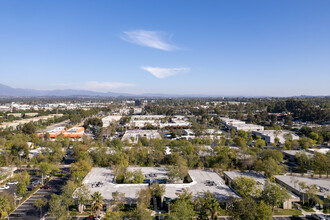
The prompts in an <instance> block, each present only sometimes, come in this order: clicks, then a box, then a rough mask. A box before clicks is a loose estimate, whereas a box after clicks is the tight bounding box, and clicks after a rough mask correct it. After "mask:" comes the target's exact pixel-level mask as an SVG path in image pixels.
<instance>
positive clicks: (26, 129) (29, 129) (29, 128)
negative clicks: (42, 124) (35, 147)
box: [22, 121, 36, 134]
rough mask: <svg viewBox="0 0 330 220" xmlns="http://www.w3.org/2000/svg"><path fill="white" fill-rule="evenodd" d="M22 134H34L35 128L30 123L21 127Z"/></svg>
mask: <svg viewBox="0 0 330 220" xmlns="http://www.w3.org/2000/svg"><path fill="white" fill-rule="evenodd" d="M22 132H23V133H24V134H34V133H35V132H36V128H35V127H34V124H33V122H32V121H30V122H29V123H26V124H24V125H23V128H22Z"/></svg>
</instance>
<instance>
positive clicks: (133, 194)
mask: <svg viewBox="0 0 330 220" xmlns="http://www.w3.org/2000/svg"><path fill="white" fill-rule="evenodd" d="M138 169H141V171H142V173H143V174H144V175H145V181H144V182H145V183H143V184H117V183H115V182H114V179H115V176H114V173H113V170H112V169H111V168H93V169H92V170H91V171H90V173H89V174H88V175H87V176H86V177H85V179H84V181H83V183H84V184H85V185H87V186H88V187H89V189H90V191H91V193H94V192H100V193H101V194H102V196H103V197H104V199H105V201H106V203H108V202H110V201H111V200H112V199H113V193H123V194H124V195H125V198H126V201H127V203H129V204H134V203H136V200H137V198H138V192H139V191H140V190H141V189H146V188H148V187H149V183H150V182H153V181H157V182H160V183H165V184H164V185H165V193H164V199H165V201H168V200H172V199H176V198H178V195H177V193H180V192H182V191H183V190H184V189H186V190H188V191H189V192H192V194H193V196H194V197H198V196H202V195H203V193H204V192H206V191H209V192H211V193H214V195H215V198H216V199H217V200H218V201H219V202H220V203H224V204H226V203H227V202H228V201H230V200H231V199H233V198H239V196H238V195H237V193H235V192H234V191H233V190H232V189H231V188H230V187H228V186H227V185H225V182H224V180H223V179H222V178H221V177H220V176H219V175H218V174H217V173H215V172H213V171H207V170H190V171H189V175H190V177H191V179H192V182H190V183H182V184H167V183H166V179H167V178H168V177H167V170H166V168H161V167H129V168H128V170H129V171H134V170H138Z"/></svg>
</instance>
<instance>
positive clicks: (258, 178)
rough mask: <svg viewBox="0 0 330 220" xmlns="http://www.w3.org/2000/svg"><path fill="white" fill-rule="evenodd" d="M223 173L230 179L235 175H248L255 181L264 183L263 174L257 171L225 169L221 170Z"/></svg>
mask: <svg viewBox="0 0 330 220" xmlns="http://www.w3.org/2000/svg"><path fill="white" fill-rule="evenodd" d="M223 173H224V174H225V175H227V176H228V177H229V178H230V179H232V180H234V179H235V178H237V177H241V176H244V177H249V178H252V179H254V180H255V181H256V182H257V183H259V184H261V185H264V184H265V180H266V178H265V176H264V175H262V174H261V173H257V172H242V171H225V172H223Z"/></svg>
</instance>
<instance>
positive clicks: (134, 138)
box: [122, 130, 162, 143]
mask: <svg viewBox="0 0 330 220" xmlns="http://www.w3.org/2000/svg"><path fill="white" fill-rule="evenodd" d="M143 137H145V138H147V139H148V140H150V139H156V138H162V137H161V136H160V134H159V132H158V131H157V130H127V131H126V132H125V134H124V136H123V138H122V140H129V141H131V142H133V143H137V142H138V141H139V139H140V138H143Z"/></svg>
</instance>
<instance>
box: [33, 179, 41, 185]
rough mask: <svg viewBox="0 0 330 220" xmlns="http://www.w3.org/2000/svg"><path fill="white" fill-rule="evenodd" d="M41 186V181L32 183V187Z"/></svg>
mask: <svg viewBox="0 0 330 220" xmlns="http://www.w3.org/2000/svg"><path fill="white" fill-rule="evenodd" d="M40 184H41V181H40V180H36V181H33V182H32V185H40Z"/></svg>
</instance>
